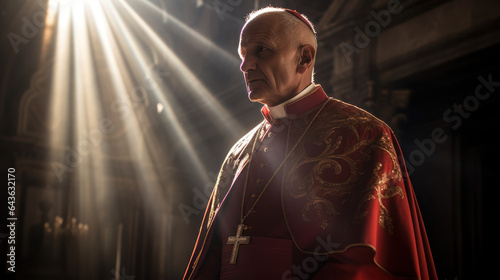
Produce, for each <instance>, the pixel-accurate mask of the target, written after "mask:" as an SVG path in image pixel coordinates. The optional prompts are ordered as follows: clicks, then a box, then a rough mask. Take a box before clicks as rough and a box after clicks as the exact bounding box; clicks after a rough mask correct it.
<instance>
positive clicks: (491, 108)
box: [0, 0, 500, 280]
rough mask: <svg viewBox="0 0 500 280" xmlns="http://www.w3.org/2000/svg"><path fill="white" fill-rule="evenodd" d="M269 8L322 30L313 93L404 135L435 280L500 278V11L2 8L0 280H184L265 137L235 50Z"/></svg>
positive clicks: (200, 2)
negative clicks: (217, 204) (245, 159)
mask: <svg viewBox="0 0 500 280" xmlns="http://www.w3.org/2000/svg"><path fill="white" fill-rule="evenodd" d="M269 5H271V6H274V7H286V8H290V9H294V10H297V11H299V12H300V13H302V14H305V15H306V16H307V17H308V18H309V19H310V20H311V22H312V23H313V24H314V25H315V28H316V31H317V40H318V53H317V58H316V64H315V76H314V77H315V78H314V81H315V83H316V84H321V85H322V86H323V88H324V89H325V92H326V93H327V95H328V96H330V97H333V98H336V99H340V100H342V101H345V102H348V103H351V104H354V105H356V106H358V107H360V108H362V109H364V110H366V111H368V112H370V113H372V114H373V115H375V116H376V117H378V118H380V119H381V120H383V121H384V122H386V123H387V124H388V125H389V126H390V127H391V128H392V130H393V131H394V132H395V134H396V136H397V138H398V141H399V143H400V145H401V148H402V151H403V154H404V157H405V158H404V159H405V162H406V166H407V169H408V172H409V175H410V179H411V182H412V184H413V188H414V191H415V194H416V197H417V200H418V203H419V207H420V211H421V213H422V217H423V220H424V223H425V228H426V232H427V236H428V239H429V243H430V246H431V250H432V254H433V259H434V263H435V266H436V271H437V274H438V277H439V279H443V280H462V279H495V278H496V277H497V276H496V274H495V273H494V263H495V262H494V260H496V257H494V258H492V257H491V256H492V255H494V254H495V253H496V252H497V247H498V244H497V242H496V241H494V240H493V237H492V233H493V232H495V229H494V223H493V222H494V221H495V220H496V219H493V220H491V219H490V218H489V216H490V215H491V214H492V213H494V212H497V211H495V210H489V209H490V207H489V206H490V205H491V206H494V205H495V202H493V201H491V202H490V200H492V199H493V198H494V192H495V191H494V189H496V188H497V187H500V185H499V183H498V179H495V177H494V176H495V173H496V172H497V171H498V167H499V164H498V162H497V160H498V159H499V158H500V151H499V149H498V139H497V138H496V137H497V134H498V133H497V132H496V130H497V129H498V128H499V121H500V118H499V117H498V115H497V114H496V113H495V110H496V109H497V108H499V106H500V100H499V94H498V93H499V92H500V56H499V55H498V53H499V52H500V2H499V1H494V0H476V1H472V0H400V1H398V0H388V1H387V0H371V1H359V0H356V1H347V0H333V1H305V0H290V1H284V0H253V1H242V0H189V1H181V0H109V1H108V0H100V1H99V0H71V1H70V0H32V1H31V0H30V1H27V0H3V1H2V2H1V3H0V18H1V24H0V29H1V31H2V32H1V34H2V39H1V44H0V52H1V55H2V63H1V65H0V78H1V83H0V151H1V152H0V154H1V156H0V167H1V169H0V170H1V171H2V172H4V174H5V175H3V176H5V177H7V182H6V183H5V184H4V191H3V194H2V195H1V196H0V198H1V205H2V210H1V211H0V213H1V215H0V218H1V219H0V220H1V223H2V227H1V228H0V251H1V255H0V261H1V262H2V263H3V264H4V265H3V267H2V272H1V273H0V278H1V279H27V280H28V279H29V280H31V279H51V280H57V279H106V280H107V279H182V276H183V274H184V271H185V269H186V265H187V263H188V261H189V258H190V255H191V252H192V250H193V246H194V243H195V240H196V237H197V234H198V231H199V226H200V223H201V219H202V218H203V214H204V211H205V207H206V204H207V202H208V199H209V196H210V193H211V191H212V188H213V186H214V183H215V180H216V176H217V173H218V171H219V168H220V166H221V164H222V162H223V160H224V157H225V156H226V153H227V151H228V150H229V149H230V148H231V146H232V145H233V144H234V143H235V141H237V140H238V139H239V138H240V137H242V136H243V135H244V134H245V132H247V131H248V130H250V129H251V128H253V127H254V126H255V125H256V124H258V123H259V122H260V121H261V120H262V115H261V113H260V108H261V105H259V104H256V103H252V102H250V101H249V100H248V97H247V94H246V90H245V84H244V80H243V76H242V74H241V72H240V69H239V66H240V58H239V57H238V53H237V49H238V43H239V36H240V31H241V28H242V27H243V25H244V23H245V16H246V15H247V14H248V13H250V12H251V11H252V10H255V9H259V8H263V7H266V6H269ZM5 177H4V178H5ZM487 206H488V207H487ZM332 277H333V276H332ZM332 279H335V278H332Z"/></svg>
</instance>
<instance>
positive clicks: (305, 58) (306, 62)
mask: <svg viewBox="0 0 500 280" xmlns="http://www.w3.org/2000/svg"><path fill="white" fill-rule="evenodd" d="M315 56H316V51H315V50H314V47H313V46H311V45H304V46H302V47H301V48H300V50H299V63H298V65H297V72H299V73H300V74H304V72H306V70H307V69H308V68H309V66H311V65H312V64H313V63H314V59H315Z"/></svg>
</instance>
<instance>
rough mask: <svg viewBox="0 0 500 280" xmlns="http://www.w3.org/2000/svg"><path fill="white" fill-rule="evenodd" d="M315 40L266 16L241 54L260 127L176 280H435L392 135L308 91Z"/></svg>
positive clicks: (233, 159) (297, 24) (282, 15)
mask: <svg viewBox="0 0 500 280" xmlns="http://www.w3.org/2000/svg"><path fill="white" fill-rule="evenodd" d="M316 51H317V43H316V32H315V30H314V27H313V25H312V24H311V23H310V21H309V20H307V19H306V18H305V16H303V15H301V14H299V13H297V12H296V11H292V10H288V9H281V8H271V7H268V8H265V9H261V10H258V11H254V12H253V13H251V14H250V15H249V16H248V17H247V21H246V24H245V26H244V27H243V29H242V32H241V37H240V45H239V53H240V56H241V60H242V63H241V71H242V72H243V75H244V78H245V82H246V85H247V91H248V95H249V99H250V100H252V101H254V102H259V103H262V104H263V105H264V106H263V108H262V114H263V116H264V121H263V122H262V123H261V124H259V125H258V126H257V127H255V128H254V129H253V130H251V131H250V132H249V133H248V134H247V135H245V136H244V137H243V138H242V139H240V140H239V141H238V142H237V143H236V144H235V145H234V146H233V148H232V149H231V150H230V151H229V154H228V155H227V157H226V159H225V161H224V163H223V165H222V169H221V171H220V174H219V178H218V180H217V183H216V186H215V188H214V191H213V193H212V196H211V198H210V201H209V204H208V206H207V210H206V212H205V216H204V219H203V223H202V226H201V228H200V232H199V236H198V240H197V242H196V245H195V248H194V251H193V254H192V257H191V260H190V262H189V265H188V268H187V270H186V273H185V275H184V279H238V280H242V279H252V280H254V279H436V278H437V277H436V272H435V269H434V264H433V261H432V256H431V252H430V249H429V245H428V242H427V237H426V234H425V230H424V225H423V222H422V219H421V217H420V213H419V209H418V205H417V202H416V199H415V196H414V193H413V190H412V187H411V183H410V181H409V180H408V176H407V172H406V168H405V166H404V162H402V161H401V160H400V159H402V158H403V157H402V156H401V151H400V149H399V145H398V144H397V141H396V138H395V137H394V134H393V133H392V131H391V129H390V128H389V127H388V126H387V125H386V124H385V123H383V122H382V121H380V120H379V119H377V118H375V117H374V116H372V115H370V114H369V113H367V112H365V111H363V110H361V109H359V108H357V107H354V106H352V105H349V104H346V103H344V102H342V101H339V100H336V99H333V98H329V97H327V95H326V94H325V93H324V91H323V89H322V88H321V86H320V85H316V84H314V82H313V67H314V62H315V58H316Z"/></svg>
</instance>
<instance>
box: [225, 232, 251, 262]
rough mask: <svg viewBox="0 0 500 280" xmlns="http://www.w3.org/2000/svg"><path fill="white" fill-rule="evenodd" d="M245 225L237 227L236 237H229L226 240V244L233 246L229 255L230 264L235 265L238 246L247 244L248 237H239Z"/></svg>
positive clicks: (248, 241)
mask: <svg viewBox="0 0 500 280" xmlns="http://www.w3.org/2000/svg"><path fill="white" fill-rule="evenodd" d="M244 227H245V225H243V224H240V225H238V230H237V231H236V236H229V237H228V238H227V244H234V246H233V253H232V254H231V259H230V260H229V263H230V264H236V258H237V257H238V250H239V249H240V244H249V243H250V236H241V234H242V233H243V228H244Z"/></svg>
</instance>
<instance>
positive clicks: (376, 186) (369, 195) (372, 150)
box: [286, 103, 404, 234]
mask: <svg viewBox="0 0 500 280" xmlns="http://www.w3.org/2000/svg"><path fill="white" fill-rule="evenodd" d="M339 105H340V106H339V107H340V109H339V110H337V111H336V112H335V113H334V114H332V112H329V113H326V114H322V115H321V116H320V117H319V118H318V121H317V125H315V126H314V129H312V130H311V133H310V135H309V136H308V137H307V139H306V141H304V143H303V144H302V145H301V147H300V148H299V149H297V152H296V153H295V154H294V157H293V159H292V160H291V162H293V163H294V164H291V167H290V168H289V174H290V176H289V178H288V180H287V182H286V186H287V187H286V193H287V194H288V195H289V196H291V197H292V198H295V199H302V200H304V201H305V204H304V207H303V209H302V218H303V219H304V220H305V221H311V220H312V219H313V218H318V219H320V221H321V228H323V229H326V228H328V227H329V226H331V225H330V223H329V222H328V221H329V217H330V216H332V215H342V216H343V217H344V218H348V219H350V220H352V221H354V222H355V221H357V220H358V221H359V220H360V219H362V218H364V217H365V216H366V215H367V212H366V211H367V210H366V207H367V203H368V202H369V201H370V200H374V199H375V200H376V201H377V202H378V205H379V207H378V208H379V219H378V222H379V225H380V226H381V227H382V228H383V229H385V230H387V232H388V233H390V234H391V233H392V232H393V230H394V225H393V222H392V219H391V217H390V213H389V211H388V210H387V208H386V207H385V205H384V199H388V198H391V197H394V196H396V195H400V196H401V197H402V198H403V197H404V195H403V190H402V189H401V187H400V185H402V175H401V171H400V168H399V164H398V158H397V154H396V152H395V150H394V147H393V145H392V141H391V139H390V137H389V136H388V135H387V133H388V132H387V131H388V129H387V128H386V126H385V124H384V123H383V122H382V121H380V120H378V119H377V118H375V117H373V116H372V115H370V114H369V113H366V112H364V111H362V110H358V109H356V110H350V111H349V112H347V110H344V109H346V108H347V106H348V105H345V104H343V103H340V104H339ZM347 109H350V108H347ZM309 115H310V114H306V115H304V116H303V117H302V116H301V117H300V118H297V119H296V120H295V121H294V127H295V129H296V130H298V131H300V130H302V129H303V128H302V127H303V125H304V124H305V123H307V121H308V118H309ZM377 136H378V138H375V137H377ZM306 143H307V144H306ZM305 145H309V146H312V147H313V149H315V150H316V152H315V153H314V152H310V151H309V152H307V148H308V147H306V146H305ZM309 148H310V147H309ZM310 149H311V148H310ZM387 156H388V157H389V158H390V162H391V163H392V166H383V165H382V163H381V162H374V161H375V160H379V158H387ZM387 165H391V164H387ZM353 208H354V209H353Z"/></svg>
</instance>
